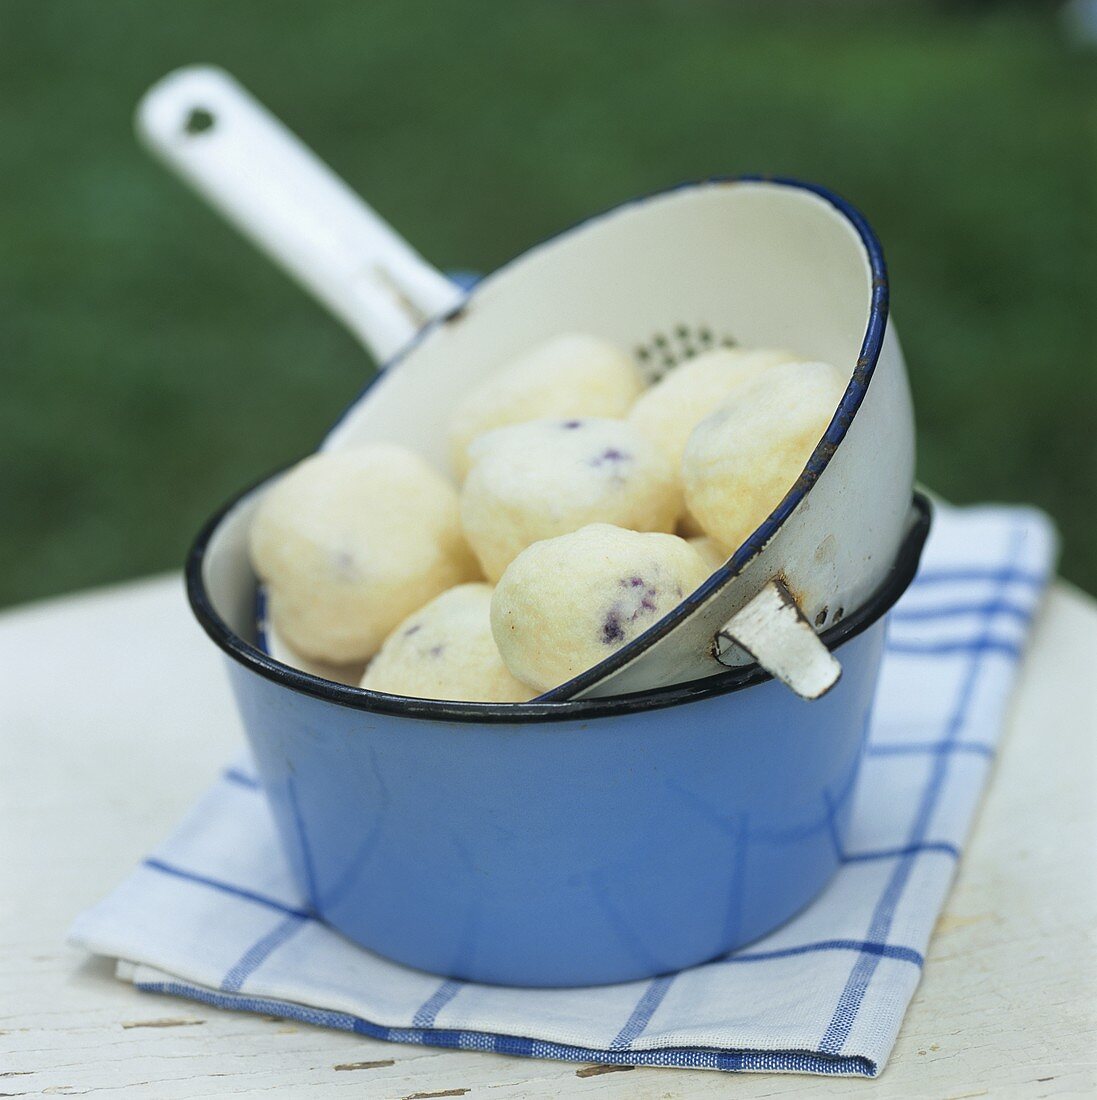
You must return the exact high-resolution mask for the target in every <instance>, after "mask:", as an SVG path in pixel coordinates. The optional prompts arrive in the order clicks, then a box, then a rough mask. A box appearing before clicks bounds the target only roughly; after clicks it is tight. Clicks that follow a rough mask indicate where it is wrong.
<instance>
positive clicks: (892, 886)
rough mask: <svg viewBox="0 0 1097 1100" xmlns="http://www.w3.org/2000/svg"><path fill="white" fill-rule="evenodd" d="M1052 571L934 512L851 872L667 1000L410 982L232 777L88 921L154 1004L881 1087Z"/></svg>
mask: <svg viewBox="0 0 1097 1100" xmlns="http://www.w3.org/2000/svg"><path fill="white" fill-rule="evenodd" d="M1054 556H1055V535H1054V532H1053V530H1052V528H1051V525H1050V524H1049V522H1048V521H1047V519H1046V518H1045V517H1044V516H1043V515H1041V514H1040V513H1038V512H1035V511H1033V510H1031V509H1025V508H1002V507H979V508H951V507H947V506H943V505H938V506H937V508H936V515H935V522H934V527H933V531H932V533H931V535H930V539H929V543H928V545H927V547H926V551H925V556H924V558H923V562H922V567H921V570H920V571H919V574H918V578H917V580H916V581H915V582H914V584H913V585H912V586H911V588H910V589H909V591H908V592H907V593H906V594H905V595H904V596H903V598H902V600H901V601H900V602H899V604H898V605H897V606H896V608H895V610H894V611H893V613H892V615H891V621H890V626H889V634H888V643H887V651H886V656H885V659H884V665H883V670H882V674H881V682H880V688H879V694H878V697H877V704H876V709H875V714H874V718H873V723H872V728H871V731H870V735H869V741H868V747H867V750H866V756H865V760H864V765H863V768H862V771H861V775H860V779H859V783H858V788H857V792H856V796H855V802H854V813H853V825H852V831H851V835H850V836H849V838H848V841H847V846H848V851H847V853H846V854H845V856H844V863H843V866H842V868H841V870H840V871H839V872H838V874H837V876H836V877H835V879H834V880H833V881H832V882H831V884H830V885H829V886H828V887H827V889H826V890H825V891H824V892H823V894H822V895H821V896H820V897H819V899H818V900H817V901H816V902H815V903H814V904H813V905H811V906H810V907H809V908H808V909H807V910H806V911H805V912H803V913H802V914H800V915H799V916H797V917H796V918H795V919H794V920H792V921H790V922H789V923H788V924H785V925H784V926H783V927H781V928H780V929H778V930H777V931H776V932H774V933H773V934H771V935H770V936H768V937H767V938H765V939H764V940H761V941H758V942H756V943H753V944H751V945H750V946H749V947H746V948H744V949H743V950H740V951H737V952H735V953H733V954H731V955H729V956H727V957H726V958H723V959H718V960H716V961H714V962H710V963H708V964H706V965H704V966H698V967H694V968H692V969H690V970H684V971H681V972H680V973H677V974H671V975H666V976H664V977H659V978H655V979H653V980H651V981H639V982H630V983H627V984H623V985H616V986H603V987H599V988H591V989H578V990H577V989H561V990H553V989H538V990H531V989H508V988H502V987H498V986H482V985H476V984H473V983H469V982H462V981H453V980H446V979H443V978H440V977H437V976H434V975H431V974H425V973H422V972H420V971H416V970H410V969H407V968H406V967H402V966H398V965H397V964H395V963H391V962H388V961H387V960H385V959H383V958H381V957H379V956H377V955H374V954H371V953H370V952H369V951H365V950H363V949H361V948H359V947H356V946H354V945H353V944H351V943H350V942H348V941H347V940H345V939H344V938H343V937H342V936H340V935H338V934H337V933H335V932H333V931H331V930H330V929H328V928H327V927H325V926H324V925H323V924H322V923H320V922H318V921H317V920H316V919H315V918H314V917H313V916H312V915H311V914H310V913H309V912H308V910H307V908H306V906H305V903H304V900H303V899H302V897H301V895H300V894H299V893H298V892H297V890H296V889H295V887H294V885H293V882H292V880H291V878H290V874H289V871H288V869H287V867H286V865H285V863H284V861H283V859H282V855H281V853H280V851H279V847H278V842H277V839H276V837H275V831H274V826H273V823H272V821H271V818H270V815H269V813H268V811H267V807H266V803H265V801H264V797H263V794H262V791H261V790H260V788H259V786H258V783H257V782H256V780H255V778H254V776H253V775H252V774H251V772H250V771H249V770H248V769H247V768H242V767H237V768H231V769H229V770H228V771H226V772H225V773H224V775H223V776H222V778H221V780H220V781H219V782H218V783H217V784H216V785H215V786H214V788H213V789H212V790H211V791H209V792H208V793H207V794H206V795H205V796H204V797H203V798H202V799H201V800H200V801H199V803H198V804H197V805H196V806H195V807H194V809H193V810H192V811H191V813H190V814H189V815H188V816H187V817H186V819H185V820H184V821H183V822H182V824H181V825H180V826H179V828H178V830H177V831H176V832H175V834H174V835H173V836H172V837H171V838H170V839H169V840H168V841H167V842H166V843H165V844H163V845H162V846H161V847H160V848H159V849H157V851H156V852H155V853H154V854H153V855H151V856H150V857H149V858H148V859H147V860H145V861H144V863H143V864H142V865H141V866H139V867H138V868H137V869H136V870H135V871H134V872H133V873H132V874H131V875H130V877H129V878H128V879H126V881H125V882H123V883H122V885H121V886H119V887H118V889H116V890H115V891H114V892H113V893H112V894H111V895H110V896H109V897H107V898H106V899H105V900H104V901H102V902H101V903H100V904H98V905H97V906H95V907H94V908H93V909H91V910H89V911H87V912H85V913H84V914H82V915H81V916H80V917H79V919H78V920H77V921H76V924H75V926H74V928H73V930H72V933H71V936H72V939H73V941H75V942H76V943H78V944H82V945H83V946H85V947H86V948H88V949H89V950H91V951H94V952H96V953H98V954H102V955H108V956H111V957H114V958H116V959H118V960H119V964H118V973H119V976H120V977H122V978H124V979H126V980H128V981H131V982H133V984H134V985H135V986H137V988H138V989H142V990H151V991H155V992H159V993H174V994H178V995H179V996H182V997H189V998H193V999H194V1000H198V1001H202V1002H204V1003H206V1004H211V1005H219V1006H223V1007H225V1008H238V1009H245V1010H250V1011H255V1012H263V1013H269V1014H275V1015H280V1016H286V1017H290V1018H293V1019H297V1020H304V1021H308V1022H310V1023H314V1024H325V1025H328V1026H331V1027H338V1028H345V1029H347V1030H351V1031H356V1032H360V1033H361V1034H364V1035H370V1036H375V1037H378V1038H382V1039H389V1040H393V1041H395V1042H403V1043H428V1044H436V1045H440V1046H448V1047H459V1048H464V1049H469V1050H480V1051H500V1052H504V1053H507V1054H521V1055H528V1056H532V1057H543V1058H567V1059H575V1060H582V1061H596V1062H605V1063H622V1064H635V1065H660V1066H688V1067H691V1068H711V1069H724V1070H760V1071H789V1072H805V1073H825V1074H851V1075H864V1076H874V1075H876V1074H877V1073H879V1072H880V1070H881V1068H882V1067H883V1065H884V1063H885V1062H886V1061H887V1057H888V1054H889V1053H890V1051H891V1048H892V1046H893V1045H894V1042H895V1037H896V1035H897V1034H898V1031H899V1026H900V1024H901V1023H902V1019H903V1015H904V1013H905V1012H906V1008H907V1005H908V1004H909V1002H910V999H911V996H912V995H913V993H914V990H915V987H916V986H917V984H918V979H919V976H920V974H921V970H922V966H923V964H924V961H925V954H926V947H927V944H928V942H929V938H930V934H931V932H932V930H933V926H934V923H935V922H936V919H937V916H938V913H939V912H940V910H941V907H942V905H943V903H944V900H945V896H946V894H947V892H948V889H949V885H950V883H951V881H952V877H953V875H954V873H955V871H956V866H957V862H958V860H959V859H960V855H961V849H962V847H963V844H964V841H965V839H966V837H967V834H968V830H969V828H970V826H971V822H972V818H973V816H974V814H975V810H976V807H977V805H978V802H979V797H980V793H981V792H982V790H983V786H984V784H985V782H986V779H987V776H988V774H989V772H990V770H991V767H992V762H993V758H994V754H995V751H996V748H997V744H998V739H999V736H1000V734H1001V731H1002V727H1003V723H1004V719H1005V715H1006V708H1007V705H1008V701H1009V695H1010V689H1011V687H1012V685H1013V682H1014V679H1015V677H1016V675H1017V669H1018V664H1019V662H1020V660H1021V656H1022V650H1023V647H1024V642H1025V637H1026V634H1027V632H1028V628H1029V624H1030V622H1031V619H1032V615H1033V613H1034V610H1035V609H1036V607H1037V604H1038V602H1039V599H1040V595H1041V593H1042V591H1043V589H1044V587H1045V585H1046V582H1047V580H1048V577H1049V574H1050V572H1051V568H1052V564H1053V561H1054Z"/></svg>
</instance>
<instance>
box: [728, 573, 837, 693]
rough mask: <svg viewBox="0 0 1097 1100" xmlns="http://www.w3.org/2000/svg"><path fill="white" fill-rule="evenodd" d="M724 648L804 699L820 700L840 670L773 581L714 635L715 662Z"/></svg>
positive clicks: (794, 604) (796, 606) (793, 603)
mask: <svg viewBox="0 0 1097 1100" xmlns="http://www.w3.org/2000/svg"><path fill="white" fill-rule="evenodd" d="M728 646H738V647H740V648H741V649H744V650H746V651H747V653H749V654H750V655H751V656H752V657H753V658H754V659H755V660H756V661H757V662H758V663H759V664H760V665H761V666H762V667H763V668H764V669H765V670H766V671H767V672H769V673H771V674H772V675H773V676H775V677H776V678H777V679H778V680H780V681H781V682H782V683H783V684H786V685H787V686H788V687H790V688H792V690H793V691H795V692H796V694H797V695H799V696H801V697H802V698H804V699H818V698H819V697H820V696H822V695H825V694H826V693H827V692H828V691H830V689H831V688H832V687H834V685H835V684H836V683H837V682H838V678H839V677H840V676H841V675H842V666H841V665H840V664H839V663H838V661H837V659H836V658H835V656H834V654H833V653H831V652H830V650H829V649H827V647H826V646H825V645H824V644H823V642H822V640H821V639H820V638H819V635H818V634H816V633H815V631H814V629H813V628H812V625H811V623H809V622H808V620H807V618H806V617H805V616H804V613H803V612H802V611H801V610H800V606H799V604H797V602H796V599H795V598H794V597H793V595H792V593H791V592H789V590H788V588H787V587H786V586H785V583H784V582H783V581H782V580H780V579H779V578H777V577H775V578H773V579H772V580H770V581H768V582H767V583H766V584H765V585H764V586H763V587H762V589H761V591H760V592H759V593H758V594H757V595H756V596H755V597H754V598H753V599H752V600H750V601H749V602H748V603H747V604H745V605H744V606H743V607H742V608H740V609H739V610H738V611H737V612H736V613H735V614H734V615H733V616H732V617H731V618H730V619H728V621H727V622H726V623H724V625H723V626H722V627H721V628H720V630H719V631H718V632H717V635H716V659H717V660H720V658H721V655H722V653H723V652H725V651H726V648H727V647H728Z"/></svg>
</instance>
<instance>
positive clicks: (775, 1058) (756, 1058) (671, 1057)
mask: <svg viewBox="0 0 1097 1100" xmlns="http://www.w3.org/2000/svg"><path fill="white" fill-rule="evenodd" d="M135 984H136V987H137V988H138V989H140V990H142V991H144V992H146V993H167V994H171V995H172V996H176V997H187V998H189V999H191V1000H193V1001H198V1002H199V1003H201V1004H205V1005H210V1006H211V1007H214V1008H229V1009H242V1010H244V1011H246V1012H258V1013H262V1014H264V1015H268V1016H280V1017H283V1018H285V1019H288V1020H299V1021H300V1022H302V1023H307V1024H315V1025H318V1026H320V1027H334V1028H339V1029H341V1030H343V1031H353V1032H354V1033H355V1034H358V1035H366V1036H368V1037H369V1038H372V1039H388V1040H391V1041H393V1042H398V1043H418V1044H420V1045H422V1046H432V1047H446V1048H452V1049H457V1050H484V1051H493V1052H495V1053H498V1054H511V1055H515V1056H517V1057H521V1058H559V1059H562V1060H564V1061H569V1062H598V1063H601V1064H603V1065H618V1066H678V1067H681V1068H683V1069H721V1070H728V1071H732V1072H735V1071H752V1072H757V1073H767V1072H769V1073H774V1072H776V1073H820V1074H825V1075H827V1076H836V1075H838V1076H841V1075H847V1076H848V1075H852V1076H858V1077H873V1076H875V1074H876V1072H877V1065H876V1063H875V1062H874V1061H872V1060H871V1059H870V1058H865V1057H862V1056H859V1055H854V1056H846V1057H842V1056H837V1057H834V1056H831V1055H827V1054H822V1053H818V1052H813V1051H766V1050H736V1051H727V1050H712V1049H707V1048H704V1047H667V1048H655V1049H649V1050H623V1049H608V1050H599V1049H597V1048H593V1047H580V1046H570V1045H568V1044H566V1043H553V1042H549V1041H547V1040H543V1039H524V1038H521V1037H519V1036H508V1035H494V1034H491V1033H486V1032H477V1031H449V1030H443V1029H436V1030H418V1029H414V1028H390V1027H383V1026H381V1025H379V1024H374V1023H371V1022H370V1021H369V1020H364V1019H362V1018H360V1017H358V1016H351V1015H349V1014H347V1013H345V1012H334V1011H330V1010H326V1009H318V1008H310V1007H308V1006H307V1005H300V1004H294V1003H292V1002H289V1001H279V1000H273V999H270V998H267V997H254V996H247V995H242V994H238V993H224V992H214V991H212V990H209V989H204V988H202V987H201V986H194V985H190V984H189V983H187V982H181V981H168V982H141V981H139V982H136V983H135Z"/></svg>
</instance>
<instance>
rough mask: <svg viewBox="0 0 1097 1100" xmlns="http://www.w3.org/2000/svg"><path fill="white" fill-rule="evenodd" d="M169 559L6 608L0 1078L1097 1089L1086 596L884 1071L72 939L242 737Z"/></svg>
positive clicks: (300, 1088) (629, 1092) (1096, 805)
mask: <svg viewBox="0 0 1097 1100" xmlns="http://www.w3.org/2000/svg"><path fill="white" fill-rule="evenodd" d="M240 736H241V735H240V733H239V730H238V728H237V721H236V717H235V713H234V711H233V706H232V702H231V700H230V698H229V692H228V687H227V684H226V682H225V679H224V677H223V673H222V669H221V667H220V656H219V654H218V653H217V652H216V651H215V650H214V649H213V647H212V646H210V645H209V644H208V643H207V642H206V640H205V638H204V637H203V636H202V635H201V633H200V631H199V629H198V627H197V626H196V625H194V624H193V623H192V621H191V619H190V616H189V613H188V611H187V610H186V607H185V603H184V599H183V592H182V582H181V580H180V579H179V578H178V577H174V576H173V577H166V578H156V579H153V580H149V581H143V582H139V583H136V584H131V585H126V586H124V587H120V588H115V589H111V590H107V591H102V592H94V593H91V594H88V595H83V596H78V597H75V598H70V599H64V600H58V601H55V602H51V603H46V604H39V605H37V606H32V607H30V608H27V609H24V610H17V611H14V612H9V613H7V614H5V615H0V874H2V879H0V885H2V892H0V1096H38V1095H47V1096H78V1095H84V1094H94V1095H95V1096H96V1097H114V1096H119V1097H122V1096H125V1097H134V1096H152V1097H164V1098H171V1097H186V1098H188V1100H189V1098H193V1097H202V1096H213V1095H217V1096H221V1095H234V1096H264V1097H272V1096H286V1097H291V1096H301V1095H304V1093H305V1090H306V1089H308V1090H309V1092H308V1095H309V1096H326V1095H329V1094H330V1095H335V1094H339V1095H343V1094H348V1095H354V1096H377V1097H436V1096H437V1097H441V1096H447V1097H448V1096H466V1095H467V1096H471V1097H475V1096H490V1097H554V1096H584V1095H590V1096H599V1097H608V1096H615V1095H621V1096H629V1097H673V1096H683V1095H693V1094H697V1095H716V1094H721V1095H734V1096H741V1097H750V1096H816V1095H850V1094H861V1093H864V1094H866V1095H867V1094H869V1093H871V1094H873V1095H875V1096H880V1097H884V1096H902V1097H911V1096H927V1097H961V1096H983V1095H996V1096H1002V1095H1009V1096H1033V1097H1038V1096H1051V1095H1060V1096H1064V1095H1071V1096H1083V1095H1093V1094H1097V1044H1095V1041H1094V1040H1095V1035H1097V936H1095V933H1097V859H1095V855H1097V798H1095V791H1097V766H1095V765H1097V604H1095V603H1094V601H1092V600H1091V599H1089V598H1088V597H1086V596H1083V595H1081V594H1079V593H1078V592H1076V591H1074V590H1072V589H1070V588H1068V587H1066V586H1064V585H1057V586H1056V587H1055V589H1054V590H1053V592H1052V594H1051V596H1050V599H1049V601H1048V603H1047V605H1046V606H1045V608H1044V610H1043V613H1042V615H1041V617H1040V620H1039V622H1038V624H1037V627H1036V632H1035V637H1034V639H1033V643H1032V646H1031V648H1030V651H1029V654H1028V657H1027V659H1026V662H1025V666H1024V672H1023V675H1022V679H1021V685H1020V688H1019V691H1018V693H1017V697H1016V699H1015V702H1014V707H1013V713H1012V721H1011V728H1010V729H1009V730H1008V732H1007V735H1006V738H1005V742H1004V746H1003V751H1002V753H1001V756H1000V758H999V762H998V765H997V769H996V775H995V776H994V778H993V782H992V786H991V790H990V794H989V796H988V798H987V799H986V802H985V805H984V807H983V811H982V813H981V816H980V820H979V822H978V824H977V827H976V835H975V838H974V841H973V843H972V845H971V848H970V850H969V851H968V853H967V854H966V855H965V857H964V860H963V863H962V865H961V869H960V874H959V880H958V882H957V885H956V888H955V890H954V892H953V894H952V898H951V900H950V901H949V904H948V907H947V909H946V911H945V913H944V915H943V916H942V918H941V921H940V923H939V926H938V929H937V934H936V936H935V937H934V940H933V943H932V945H931V947H930V952H929V957H928V960H927V965H926V970H925V975H924V977H923V980H922V985H921V987H920V988H919V990H918V993H917V995H916V996H915V999H914V1003H913V1005H912V1006H911V1010H910V1013H909V1015H908V1017H907V1020H906V1022H905V1024H904V1026H903V1031H902V1034H901V1035H900V1037H899V1043H898V1046H897V1048H896V1051H895V1054H894V1056H893V1058H892V1060H891V1063H890V1065H889V1066H888V1068H887V1070H886V1071H885V1072H884V1074H883V1076H882V1077H881V1078H879V1079H877V1080H876V1081H873V1082H868V1081H857V1080H849V1079H834V1080H831V1079H822V1078H808V1077H793V1076H780V1077H779V1076H773V1075H736V1076H735V1077H732V1076H730V1075H727V1074H720V1073H713V1072H704V1071H684V1070H676V1069H635V1070H631V1071H628V1072H623V1071H621V1070H620V1069H617V1070H612V1071H611V1070H610V1069H609V1068H608V1067H606V1068H600V1067H583V1066H577V1065H573V1064H569V1063H561V1062H547V1061H545V1062H542V1061H532V1060H526V1059H518V1058H509V1057H504V1056H501V1055H493V1054H477V1053H470V1052H462V1051H447V1050H439V1049H431V1048H423V1047H417V1046H399V1045H395V1044H390V1043H382V1042H379V1041H376V1040H371V1039H366V1038H363V1037H361V1036H356V1035H348V1034H345V1033H342V1032H334V1031H326V1030H322V1029H319V1028H312V1027H309V1026H307V1025H302V1024H291V1023H287V1022H285V1021H281V1020H274V1019H267V1018H264V1017H259V1016H251V1015H245V1014H242V1013H230V1012H222V1011H218V1010H215V1009H209V1008H204V1007H201V1006H197V1005H194V1004H192V1003H189V1002H186V1001H180V1000H175V999H172V998H168V997H160V996H152V995H150V994H144V993H138V992H136V991H135V990H134V989H133V988H132V987H130V986H127V985H125V984H123V983H121V982H118V981H116V980H115V978H114V977H113V968H112V965H111V964H110V963H108V962H107V961H105V960H102V959H89V958H86V957H85V956H84V955H83V954H82V953H81V952H79V951H76V950H75V949H72V948H69V947H67V946H66V945H65V944H64V942H63V940H64V935H65V930H66V928H67V927H68V924H69V922H70V920H71V919H72V917H73V915H74V914H75V913H76V912H77V911H79V910H80V909H82V908H83V907H84V906H86V905H89V904H90V903H92V902H94V901H96V900H97V899H98V898H99V897H100V896H102V895H103V894H104V893H105V892H106V891H107V890H108V889H110V888H111V887H112V886H113V885H114V884H115V883H116V882H118V881H119V880H120V879H121V878H122V877H123V876H124V875H125V874H126V873H127V871H129V869H130V868H131V867H132V865H133V864H134V863H135V862H137V860H138V859H139V858H140V857H141V856H142V855H144V854H145V853H146V852H147V851H148V850H149V849H150V848H151V847H152V846H153V845H155V844H156V843H157V842H158V841H159V840H160V839H161V838H162V837H163V836H164V835H165V834H166V833H167V832H168V831H169V830H170V829H171V828H172V827H173V826H174V824H175V823H176V821H177V820H178V818H179V816H180V815H181V814H182V812H183V811H184V810H185V809H186V808H187V807H188V805H189V804H190V803H191V802H192V801H193V799H194V798H195V796H196V795H198V793H199V792H201V791H202V790H203V788H205V787H206V785H207V784H209V783H210V782H211V781H212V780H213V779H214V777H215V776H216V775H217V773H218V771H219V770H220V768H221V767H222V765H223V764H224V763H225V761H226V760H228V759H229V758H231V757H232V756H233V755H234V754H235V753H236V752H237V751H238V750H239V747H240V743H241V742H240Z"/></svg>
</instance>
